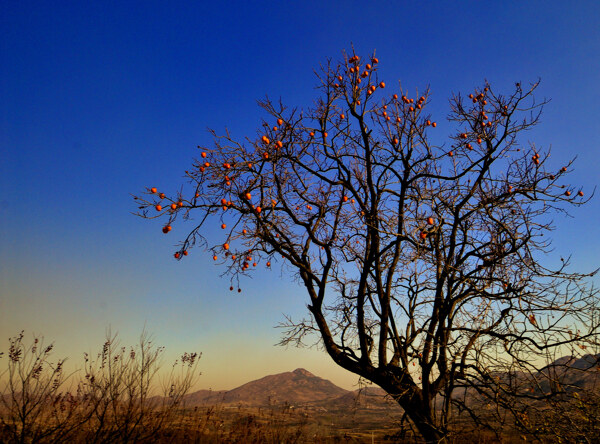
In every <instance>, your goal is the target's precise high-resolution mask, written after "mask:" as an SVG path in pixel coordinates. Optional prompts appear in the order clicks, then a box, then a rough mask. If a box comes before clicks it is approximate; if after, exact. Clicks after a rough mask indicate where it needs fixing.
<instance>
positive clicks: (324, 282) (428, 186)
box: [135, 54, 599, 442]
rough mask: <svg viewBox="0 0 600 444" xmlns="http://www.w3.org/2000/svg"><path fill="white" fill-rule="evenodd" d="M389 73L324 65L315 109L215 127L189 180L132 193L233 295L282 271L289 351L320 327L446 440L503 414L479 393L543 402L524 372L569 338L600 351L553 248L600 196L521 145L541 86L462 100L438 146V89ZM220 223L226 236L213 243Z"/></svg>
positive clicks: (354, 367)
mask: <svg viewBox="0 0 600 444" xmlns="http://www.w3.org/2000/svg"><path fill="white" fill-rule="evenodd" d="M378 67H379V61H378V60H377V59H376V57H375V56H374V55H373V56H372V57H370V58H368V59H361V58H359V57H358V56H357V55H355V54H352V55H350V56H345V57H344V59H343V60H342V61H341V62H339V63H333V62H332V61H328V62H327V64H325V65H324V66H322V67H321V70H320V71H319V72H318V73H317V77H318V81H319V84H318V91H319V97H318V98H317V99H316V100H315V102H314V105H313V106H312V108H310V109H308V110H300V109H296V108H289V107H286V106H285V105H283V103H281V102H278V103H276V102H273V101H271V100H269V99H265V100H263V101H261V102H260V107H261V108H262V109H263V110H264V111H265V113H266V114H267V115H268V119H266V120H264V121H263V122H262V125H261V127H260V129H259V131H258V134H257V137H256V138H247V139H246V140H245V141H236V140H234V139H233V138H232V137H230V135H229V134H228V133H226V134H225V135H217V134H216V133H214V132H213V135H214V146H213V147H210V148H203V147H199V148H200V152H201V154H200V157H199V158H198V160H196V161H195V162H194V163H193V165H192V167H191V168H190V169H189V170H188V171H186V175H187V178H188V179H189V183H190V188H191V189H190V190H186V191H185V192H184V191H183V189H182V190H181V191H180V192H179V193H177V194H176V195H174V196H167V195H165V194H163V193H161V192H159V191H158V190H156V189H150V188H149V189H147V193H146V194H143V195H140V196H136V197H135V199H136V201H137V202H138V204H139V215H140V216H142V217H145V218H162V219H163V220H165V222H164V225H163V231H164V232H165V233H169V231H170V230H171V229H172V227H174V226H175V225H176V224H179V223H180V221H179V219H184V220H193V221H194V222H193V223H194V224H195V225H194V226H193V228H191V229H190V230H189V232H188V234H187V236H184V237H183V240H182V242H181V244H180V246H179V248H178V250H177V251H176V252H175V258H176V259H183V258H184V257H185V256H186V255H187V254H188V250H189V249H190V248H191V247H192V246H194V245H196V244H198V245H200V246H202V247H204V248H206V249H208V251H210V254H211V255H212V256H213V257H214V259H215V261H216V263H217V264H219V265H221V266H223V267H224V270H225V271H224V276H227V277H228V278H229V279H230V280H231V286H232V289H233V287H234V285H235V286H238V289H239V283H240V278H241V277H243V276H245V275H249V274H251V273H252V271H253V270H254V269H255V267H257V266H259V265H260V266H266V267H272V266H273V265H274V264H279V263H281V264H284V266H285V270H287V272H289V273H291V274H292V275H293V276H294V277H295V278H296V279H297V280H298V281H299V282H301V283H302V284H303V285H304V287H305V288H306V291H307V293H308V298H309V304H308V310H309V312H310V315H311V319H310V320H302V321H300V322H294V321H293V320H291V319H288V320H287V322H286V323H285V324H284V326H287V330H286V331H287V333H285V335H284V338H283V339H282V343H283V344H287V343H297V344H300V343H302V340H303V339H304V338H305V337H306V335H308V334H311V333H314V332H317V334H318V337H319V340H320V343H321V345H322V346H323V347H324V348H325V350H326V351H327V353H328V354H329V355H330V357H331V358H332V359H333V360H334V361H335V362H336V363H337V364H338V365H340V366H341V367H343V368H345V369H346V370H348V371H351V372H353V373H355V374H357V375H359V376H360V377H362V378H365V379H367V380H369V381H372V382H374V383H376V384H377V385H379V386H380V387H382V388H383V389H384V390H385V391H386V392H387V393H389V394H390V395H391V396H392V397H393V398H394V399H395V400H396V401H397V402H398V403H399V404H400V405H401V406H402V407H403V408H404V410H405V411H406V414H407V415H408V417H409V418H410V419H411V421H412V422H413V423H414V425H415V427H416V428H417V429H418V430H419V433H421V435H422V436H423V438H424V439H425V440H426V441H427V442H441V441H443V440H445V439H447V437H448V434H449V433H450V428H449V424H450V421H451V419H452V417H453V414H454V413H453V412H455V411H460V412H463V413H467V414H469V415H470V416H471V417H472V419H473V420H475V421H476V422H477V423H480V424H481V425H486V426H488V427H490V428H494V427H495V425H497V424H498V418H497V417H498V415H496V418H494V420H493V421H492V420H489V417H488V416H489V415H487V416H486V415H483V414H482V412H481V409H479V408H477V407H475V406H474V404H472V403H471V399H470V398H472V397H475V398H477V399H482V400H483V399H485V400H486V402H487V403H489V404H490V405H493V406H495V408H496V409H502V411H503V412H504V411H505V410H507V409H508V411H509V412H512V413H513V417H517V416H518V414H519V412H517V411H515V409H514V408H512V407H511V406H514V405H515V399H522V398H523V399H532V398H536V396H534V395H531V392H529V393H528V392H526V391H523V390H521V389H522V386H523V384H525V382H522V381H521V379H522V378H521V376H522V375H529V376H535V378H537V380H539V379H540V378H544V377H546V376H544V373H543V372H541V370H542V368H543V367H544V366H545V365H547V364H548V363H549V362H550V361H548V359H549V358H550V357H552V356H554V355H555V354H556V353H557V352H560V351H568V350H569V347H570V346H571V345H574V344H578V345H580V346H582V347H587V348H588V349H595V350H597V346H598V342H597V340H598V325H599V322H598V321H599V319H598V292H597V291H596V290H595V289H594V288H593V287H590V286H589V285H588V278H589V277H590V276H592V275H593V274H594V273H595V271H592V272H586V273H574V272H572V271H570V270H569V264H568V260H564V261H563V262H562V264H561V266H559V267H557V268H552V266H551V265H550V260H548V259H547V257H546V255H548V254H550V253H551V252H552V249H551V242H550V236H549V234H550V233H551V232H552V230H553V228H554V227H553V223H552V216H553V215H554V214H557V213H558V214H568V209H569V208H570V207H574V206H575V207H576V206H579V205H583V204H585V203H586V202H587V201H589V199H590V198H591V195H593V192H592V193H590V196H585V195H584V192H583V190H581V189H580V188H578V187H577V186H576V185H571V184H569V182H567V179H568V176H569V173H570V172H571V170H572V162H569V163H568V164H566V165H553V164H552V163H551V160H550V157H549V154H550V153H549V150H546V149H543V148H540V147H537V146H535V145H534V144H525V142H524V141H523V140H522V133H523V132H525V131H527V130H528V129H530V128H532V127H533V126H535V125H537V124H538V123H539V119H540V115H541V112H542V109H543V106H544V105H545V104H546V103H547V101H546V100H542V101H538V100H537V99H536V98H535V96H534V93H535V91H536V89H537V87H538V84H539V82H535V83H533V84H531V85H528V86H524V85H522V84H520V83H517V84H515V87H514V90H513V91H512V92H510V93H508V94H502V93H500V92H498V91H496V90H494V89H493V88H492V86H491V85H490V84H488V83H485V84H484V85H483V86H481V87H480V88H476V89H475V90H474V91H473V92H472V93H470V94H468V96H463V95H462V94H456V95H454V96H453V97H451V99H450V114H449V116H448V120H449V121H450V122H451V123H452V124H453V125H454V128H455V129H454V131H453V133H452V134H450V135H449V142H448V143H447V144H445V145H442V146H438V145H435V144H433V143H432V142H431V141H430V138H429V135H430V134H431V132H433V131H437V130H436V127H437V124H436V122H435V118H434V117H433V116H432V115H431V114H430V113H429V112H428V111H427V105H428V104H429V101H430V100H429V95H430V94H429V89H425V90H424V91H422V92H420V93H417V94H410V93H409V92H408V91H406V90H403V89H402V88H394V89H393V90H392V91H389V92H388V90H389V89H391V88H389V87H388V86H387V85H386V84H385V82H384V81H382V80H383V79H381V78H380V77H379V72H378ZM192 217H193V219H192ZM209 223H210V224H215V223H217V224H219V225H221V226H222V228H223V233H224V234H223V236H222V238H221V239H219V240H208V239H206V238H205V237H204V236H203V229H204V228H205V226H206V224H209ZM177 226H179V225H177ZM239 291H241V289H239ZM576 330H580V333H579V334H578V335H577V336H574V335H573V334H571V333H569V332H570V331H576ZM515 372H517V373H518V375H519V377H516V376H515V377H511V378H512V379H511V378H509V379H508V382H506V381H505V379H506V378H507V376H506V375H511V374H513V375H514V374H517V373H515ZM524 377H525V376H523V378H524ZM498 378H500V382H498ZM528 383H531V382H528ZM461 393H462V396H460V394H461ZM543 397H546V395H541V394H540V395H539V396H537V398H543ZM537 398H536V399H537ZM498 411H500V410H498ZM492 416H493V415H492Z"/></svg>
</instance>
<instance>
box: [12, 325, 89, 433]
mask: <svg viewBox="0 0 600 444" xmlns="http://www.w3.org/2000/svg"><path fill="white" fill-rule="evenodd" d="M24 337H25V334H24V332H23V331H22V332H21V333H20V334H19V335H17V336H14V337H11V338H9V350H8V355H7V357H8V362H7V369H6V370H5V371H4V372H2V373H0V387H2V389H1V390H0V426H1V427H2V430H0V437H4V438H5V439H7V440H9V441H10V442H15V443H23V442H41V441H45V442H64V440H68V438H69V437H70V434H71V433H72V432H73V431H74V430H76V429H77V427H78V426H79V425H80V424H81V423H82V419H83V418H82V417H81V416H80V415H79V412H78V411H77V409H76V400H75V398H74V397H73V396H72V395H71V394H70V393H63V387H64V385H65V382H67V380H68V379H69V378H68V377H67V376H65V374H64V368H63V365H64V362H65V359H59V360H58V361H56V362H52V361H51V360H50V357H51V354H52V350H53V348H54V345H53V344H50V345H44V341H43V340H42V339H40V338H39V337H34V338H33V342H32V343H31V345H27V344H25V342H24Z"/></svg>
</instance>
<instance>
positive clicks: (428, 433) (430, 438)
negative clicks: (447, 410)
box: [398, 400, 448, 444]
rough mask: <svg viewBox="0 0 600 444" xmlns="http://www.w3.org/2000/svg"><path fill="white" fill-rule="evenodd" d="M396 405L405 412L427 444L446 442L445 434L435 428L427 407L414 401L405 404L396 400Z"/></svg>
mask: <svg viewBox="0 0 600 444" xmlns="http://www.w3.org/2000/svg"><path fill="white" fill-rule="evenodd" d="M398 404H400V406H401V407H402V408H403V409H404V410H405V411H406V413H407V414H408V417H409V418H410V419H411V421H412V422H413V423H414V424H415V426H416V427H417V430H418V431H419V433H420V434H421V436H422V437H423V439H424V440H425V442H426V443H427V444H441V443H446V442H448V441H447V439H446V438H447V433H446V432H444V431H442V430H440V429H439V428H438V427H436V425H435V423H434V421H433V417H432V415H431V409H430V408H429V406H428V405H423V404H421V403H419V402H414V401H412V402H409V403H406V404H405V403H402V402H401V400H398Z"/></svg>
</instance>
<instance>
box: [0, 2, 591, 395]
mask: <svg viewBox="0 0 600 444" xmlns="http://www.w3.org/2000/svg"><path fill="white" fill-rule="evenodd" d="M223 5H226V6H223ZM599 22H600V3H599V2H597V1H588V2H565V1H527V2H523V1H514V2H475V1H471V2H466V1H465V2H451V1H447V2H408V1H396V2H389V1H387V2H383V1H382V2H364V1H361V2H359V1H350V0H346V1H297V2H292V1H287V2H255V1H251V2H249V1H229V2H206V1H204V2H202V1H200V2H176V1H170V2H155V1H144V2H141V1H139V2H131V1H118V2H117V1H112V2H108V1H101V2H81V1H79V2H69V1H61V2H41V1H40V2H30V1H18V2H17V1H13V0H4V1H2V2H0V29H1V31H0V39H1V49H0V108H1V117H0V153H1V157H0V186H1V190H2V193H1V195H0V224H1V227H2V229H1V230H0V351H2V350H4V349H6V347H7V343H8V342H7V341H6V338H8V337H9V336H13V335H15V334H17V333H18V332H19V331H20V330H21V329H25V330H26V332H27V333H28V334H31V333H36V334H39V335H43V336H45V338H46V340H47V341H54V342H55V344H56V354H55V356H56V357H61V356H69V357H70V359H71V360H72V361H73V362H75V361H79V360H80V357H81V355H82V353H83V352H85V351H87V352H91V351H96V350H98V349H99V347H100V345H101V343H102V342H103V337H104V333H105V330H106V328H108V327H109V326H110V327H111V328H112V330H113V331H118V332H119V334H120V337H121V340H122V342H123V343H124V344H131V343H133V342H134V341H135V340H136V337H137V336H138V335H139V334H140V332H141V331H142V329H143V328H144V326H145V327H146V329H147V330H148V331H149V332H151V333H153V334H154V338H155V342H156V343H157V344H160V345H164V346H166V353H167V355H168V356H167V359H168V360H170V359H171V358H173V357H174V356H176V355H178V354H180V353H182V352H183V351H201V352H203V357H202V359H201V364H200V369H201V371H202V372H203V375H202V377H201V379H200V381H199V385H198V387H199V388H209V387H211V388H213V389H230V388H234V387H236V386H238V385H240V384H242V383H245V382H247V381H249V380H252V379H256V378H259V377H262V376H264V375H267V374H273V373H278V372H283V371H291V370H293V369H295V368H297V367H304V368H306V369H308V370H309V371H311V372H313V373H315V374H317V375H319V376H322V377H325V378H327V379H330V380H332V381H333V382H335V383H337V384H338V385H340V386H342V387H344V388H347V389H351V388H353V385H354V384H355V383H356V381H357V378H356V377H355V376H354V375H352V374H349V373H346V372H345V371H343V370H341V369H339V368H337V367H336V366H335V365H334V364H333V363H332V362H331V361H330V358H329V357H328V356H327V355H326V354H325V353H324V352H322V351H319V350H316V349H311V350H306V349H301V350H300V349H295V348H287V349H286V348H282V347H276V346H274V344H275V343H276V342H278V340H279V335H280V332H279V330H277V329H275V328H273V327H274V326H275V325H277V323H278V322H280V321H282V320H283V313H286V314H291V315H293V316H294V317H296V318H298V317H299V316H302V315H303V314H305V313H306V304H307V302H308V300H307V296H306V295H305V294H304V293H303V291H302V288H300V287H299V286H298V285H297V284H295V283H293V282H292V281H291V280H290V278H289V276H287V275H285V274H282V273H281V272H280V271H279V269H277V268H276V269H274V270H272V271H269V272H263V273H258V274H257V275H256V276H255V277H254V278H253V279H251V280H246V281H245V282H243V292H242V293H241V294H239V295H238V294H237V293H235V294H233V293H230V292H229V289H228V287H229V283H228V281H227V280H225V279H220V278H219V277H218V275H219V272H218V270H217V269H216V267H215V265H214V264H213V263H212V260H211V259H210V257H209V255H208V254H206V253H204V252H202V251H200V250H199V249H196V250H192V252H191V254H190V256H189V257H188V258H186V260H185V261H181V262H177V261H175V260H173V258H172V253H173V251H174V245H175V244H176V243H177V241H179V240H181V237H178V235H179V236H182V235H183V231H184V230H183V229H181V230H173V232H172V233H170V235H169V236H164V235H163V234H162V233H161V232H160V228H161V225H160V222H159V221H144V220H142V219H140V218H137V217H134V216H133V215H132V214H131V213H132V212H133V211H135V208H136V207H135V204H134V202H133V200H132V198H131V195H130V193H138V192H140V191H142V190H143V188H144V187H147V186H148V187H150V186H156V187H159V188H160V189H161V190H164V191H165V192H167V193H173V192H175V191H176V190H178V189H179V186H180V185H181V184H182V183H183V181H184V180H183V177H182V176H183V172H184V170H185V169H187V168H188V167H189V166H190V163H191V159H192V157H194V156H195V155H196V148H195V147H196V146H197V145H205V146H208V145H210V143H211V138H210V135H209V134H208V133H207V131H206V128H207V127H211V128H214V129H216V130H217V131H222V130H223V129H224V128H225V127H227V128H229V129H230V130H231V132H232V133H233V134H234V135H236V136H238V137H243V136H244V135H246V134H247V135H252V136H253V135H254V134H255V129H256V128H257V125H258V123H259V121H260V118H261V116H263V114H262V113H261V111H260V110H259V108H258V107H257V105H256V100H257V99H261V98H264V97H265V95H266V94H268V95H269V96H270V97H272V98H279V97H281V98H282V99H283V101H284V102H285V103H287V104H290V105H307V104H309V103H310V102H311V100H312V99H313V98H314V97H315V96H314V94H315V91H314V89H313V88H314V86H315V84H316V79H315V77H314V74H313V69H314V68H316V67H318V65H319V64H320V63H322V62H324V61H325V60H326V59H327V58H328V57H331V58H333V59H334V60H335V59H340V58H341V55H342V50H344V49H349V48H350V45H351V43H353V44H354V46H355V48H356V50H357V52H358V53H359V54H361V55H365V56H366V55H368V54H370V53H371V52H372V51H373V50H374V49H375V50H376V51H377V56H378V57H379V59H380V67H379V69H380V71H379V74H380V76H382V78H385V80H386V83H388V85H389V86H390V90H391V89H392V86H393V85H394V84H396V82H397V81H398V80H400V81H401V82H402V86H403V87H408V88H411V89H414V88H419V89H423V88H424V87H426V86H428V85H429V86H430V87H431V89H432V104H431V105H430V110H431V111H432V112H433V113H434V115H438V116H439V118H438V119H437V120H438V129H439V130H440V131H441V132H440V134H451V133H452V131H453V127H452V126H451V125H450V124H449V123H448V122H447V121H446V120H445V116H446V115H447V114H448V111H449V109H448V97H449V95H450V94H451V93H452V92H463V93H465V92H466V93H468V92H471V91H472V90H473V88H474V87H476V86H480V85H482V83H483V81H484V79H487V80H489V81H490V82H491V84H492V85H493V87H494V88H495V90H496V91H503V92H509V91H510V90H511V88H512V87H513V85H514V82H515V81H521V82H523V83H524V84H526V83H529V82H533V81H536V80H537V79H538V77H539V78H541V79H542V83H541V86H540V88H539V89H538V97H540V98H544V97H545V98H549V99H551V101H550V103H549V104H548V105H547V107H546V108H545V112H544V115H543V117H542V123H541V124H540V125H539V126H538V127H536V128H535V129H534V130H532V131H529V132H528V133H527V134H526V135H525V137H526V139H521V142H523V143H526V142H527V141H528V140H530V141H533V142H535V143H536V145H537V146H541V147H548V146H552V149H553V152H552V156H553V159H552V161H551V164H553V165H556V167H557V169H558V168H559V167H560V166H562V165H563V163H564V162H565V161H566V160H567V159H569V158H571V157H573V156H578V158H577V162H576V164H575V172H574V173H573V174H572V175H571V178H572V180H573V182H572V183H573V184H576V185H580V186H582V187H583V190H584V191H585V192H586V193H591V191H592V190H593V188H594V187H595V186H597V185H598V184H599V183H600V180H599V178H600V174H598V165H599V164H600V149H599V147H600V143H599V142H600V131H599V125H598V121H597V119H598V111H599V106H598V103H599V99H600V33H599V32H598V23H599ZM598 199H599V197H598V196H597V197H596V198H594V199H593V200H592V201H591V202H590V203H589V204H588V205H587V206H586V207H582V208H576V209H574V210H573V212H572V215H573V218H569V219H568V218H562V217H557V218H556V226H557V231H556V232H555V233H554V239H555V243H554V245H555V248H556V256H555V258H554V259H556V260H557V259H558V257H559V256H560V255H568V254H571V253H572V254H573V264H574V267H573V269H578V270H581V271H591V270H592V269H593V268H596V267H598V266H600V254H599V253H598V252H599V251H600V240H599V239H600V236H598V220H599V219H600V206H599V200H598ZM596 281H597V280H596ZM0 365H2V366H3V364H1V362H0Z"/></svg>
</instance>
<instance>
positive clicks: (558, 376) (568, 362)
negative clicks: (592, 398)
mask: <svg viewBox="0 0 600 444" xmlns="http://www.w3.org/2000/svg"><path fill="white" fill-rule="evenodd" d="M539 373H540V375H539V376H540V379H541V380H542V383H541V390H542V391H543V392H547V391H549V390H550V386H551V385H556V384H560V386H561V388H563V389H565V390H567V391H572V390H579V389H584V390H586V389H587V390H589V389H592V388H598V387H599V386H600V354H597V355H589V354H588V355H585V356H582V357H581V358H575V357H573V356H563V357H562V358H559V359H557V360H556V361H554V362H553V363H552V364H550V365H548V366H547V367H545V368H544V369H542V370H541V371H540V372H539ZM555 388H556V387H555Z"/></svg>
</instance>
